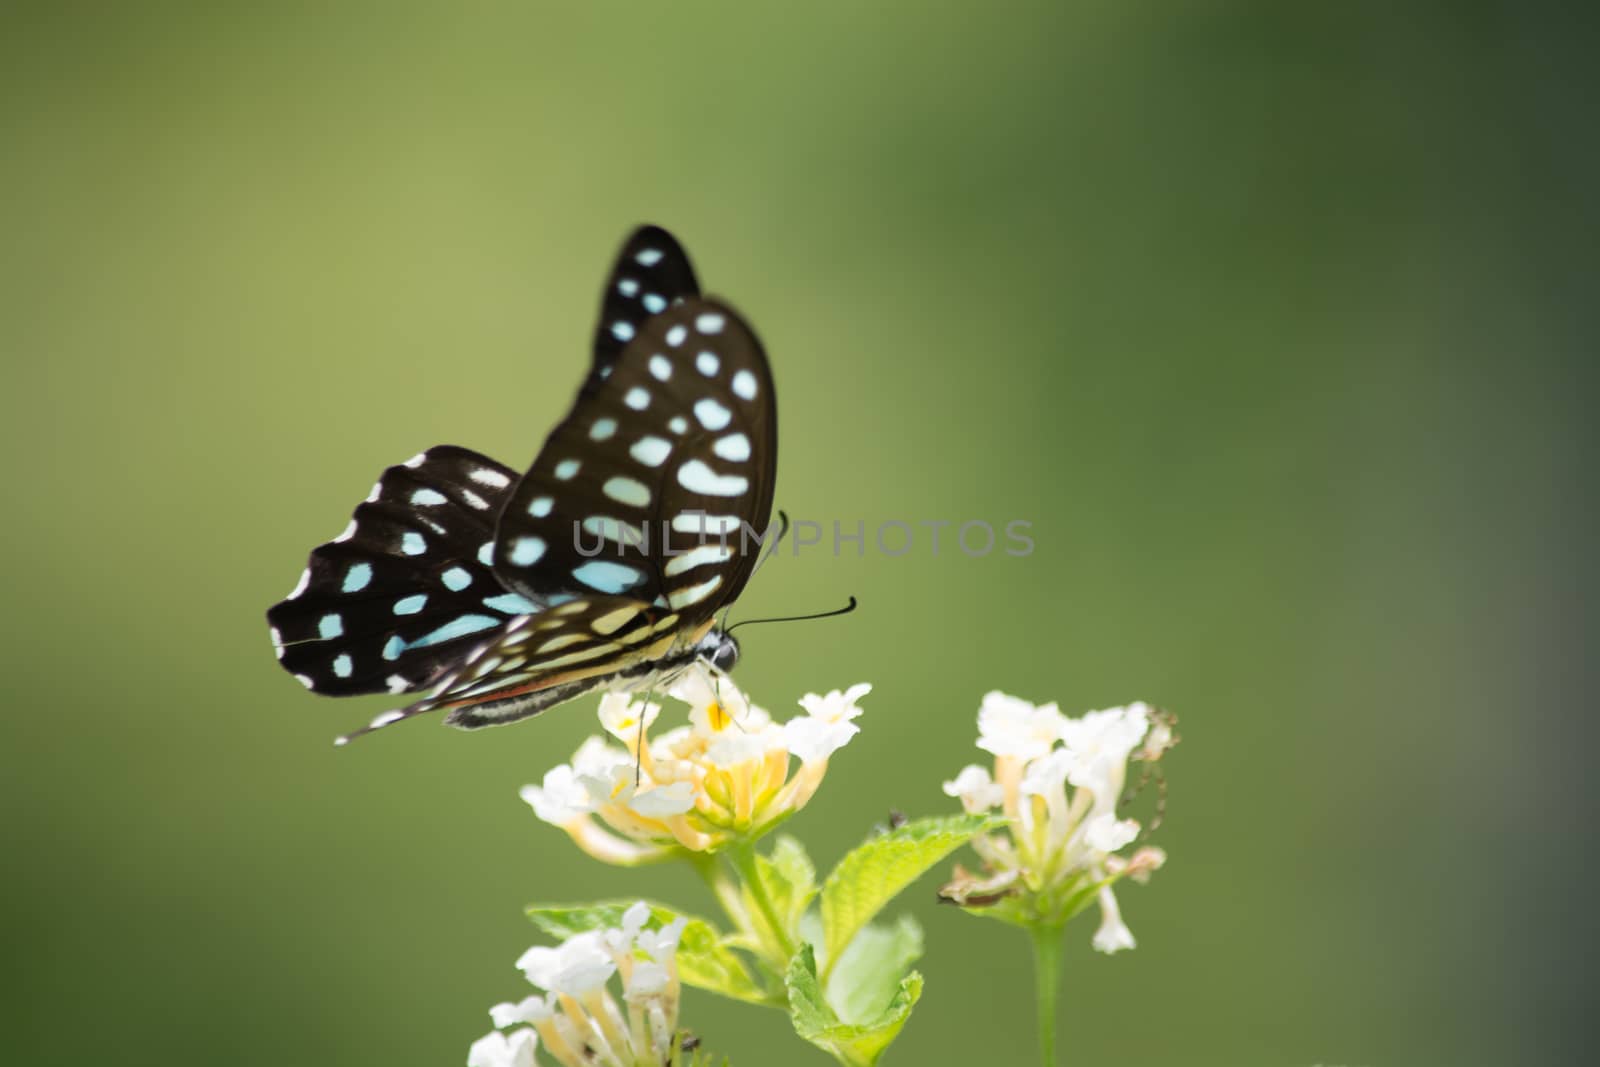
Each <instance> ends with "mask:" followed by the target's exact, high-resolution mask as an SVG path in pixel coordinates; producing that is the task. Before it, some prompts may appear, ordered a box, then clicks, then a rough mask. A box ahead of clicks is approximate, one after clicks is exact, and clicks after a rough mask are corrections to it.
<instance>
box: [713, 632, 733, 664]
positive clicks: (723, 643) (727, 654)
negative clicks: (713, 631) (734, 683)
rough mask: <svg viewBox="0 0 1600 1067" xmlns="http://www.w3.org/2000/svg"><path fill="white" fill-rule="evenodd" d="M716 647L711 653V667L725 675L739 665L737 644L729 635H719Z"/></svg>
mask: <svg viewBox="0 0 1600 1067" xmlns="http://www.w3.org/2000/svg"><path fill="white" fill-rule="evenodd" d="M720 637H721V640H720V641H718V643H717V647H716V648H714V649H712V651H711V656H710V659H711V665H712V666H713V667H715V668H716V669H717V670H719V671H722V672H723V673H727V672H728V671H731V670H733V668H735V667H737V666H738V665H739V642H738V641H736V640H734V638H733V637H732V636H731V635H729V634H721V635H720Z"/></svg>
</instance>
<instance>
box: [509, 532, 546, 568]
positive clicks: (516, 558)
mask: <svg viewBox="0 0 1600 1067" xmlns="http://www.w3.org/2000/svg"><path fill="white" fill-rule="evenodd" d="M545 547H546V546H545V543H544V538H542V537H519V538H517V543H516V544H515V545H512V546H511V562H512V563H514V564H516V565H517V566H519V567H531V566H533V565H534V564H535V563H538V562H539V560H541V559H543V558H544V550H545Z"/></svg>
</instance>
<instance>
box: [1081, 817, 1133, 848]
mask: <svg viewBox="0 0 1600 1067" xmlns="http://www.w3.org/2000/svg"><path fill="white" fill-rule="evenodd" d="M1083 833H1084V839H1085V840H1087V841H1088V842H1089V847H1090V848H1094V849H1098V850H1099V851H1101V852H1115V851H1117V849H1119V848H1122V847H1123V846H1125V845H1128V844H1131V843H1132V842H1133V839H1134V838H1136V837H1138V836H1139V821H1138V820H1137V819H1120V820H1119V819H1118V818H1117V817H1116V816H1115V815H1112V814H1111V813H1110V812H1105V813H1103V814H1100V815H1096V816H1094V817H1093V818H1091V819H1090V820H1089V821H1088V822H1087V823H1085V824H1084V828H1083Z"/></svg>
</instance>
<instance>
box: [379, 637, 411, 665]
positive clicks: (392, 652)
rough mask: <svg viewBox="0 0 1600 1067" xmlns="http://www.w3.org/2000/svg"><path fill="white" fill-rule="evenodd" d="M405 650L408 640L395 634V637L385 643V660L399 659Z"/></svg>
mask: <svg viewBox="0 0 1600 1067" xmlns="http://www.w3.org/2000/svg"><path fill="white" fill-rule="evenodd" d="M405 650H406V639H405V638H403V637H401V636H400V635H399V634H395V635H394V636H393V637H391V638H389V640H387V641H385V642H384V643H383V658H384V659H399V658H400V653H402V652H404V651H405Z"/></svg>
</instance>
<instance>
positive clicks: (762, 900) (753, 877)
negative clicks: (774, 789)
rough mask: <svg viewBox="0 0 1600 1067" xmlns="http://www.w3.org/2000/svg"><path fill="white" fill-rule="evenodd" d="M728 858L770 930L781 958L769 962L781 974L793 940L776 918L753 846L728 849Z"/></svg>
mask: <svg viewBox="0 0 1600 1067" xmlns="http://www.w3.org/2000/svg"><path fill="white" fill-rule="evenodd" d="M729 859H731V860H732V862H733V868H734V870H736V871H738V872H739V877H740V878H741V879H743V881H744V884H745V887H746V888H747V889H749V891H750V899H751V900H754V901H755V902H756V908H757V910H759V911H760V912H761V918H762V919H764V920H765V921H766V924H767V927H768V928H769V929H770V930H771V931H772V938H773V941H774V942H775V943H776V947H777V949H778V952H779V954H780V956H781V958H780V959H777V960H774V961H771V962H772V963H773V965H774V967H775V969H776V970H777V972H778V974H779V975H782V974H783V973H784V971H785V970H786V969H787V968H788V966H789V960H790V959H791V958H792V957H793V956H794V942H792V941H790V940H789V931H788V930H786V929H784V925H783V922H782V920H780V919H779V918H778V909H777V907H776V906H775V905H774V904H773V903H772V898H771V897H769V896H768V895H767V887H766V884H765V883H763V882H762V880H761V872H760V871H759V870H757V869H756V850H755V846H754V845H740V846H738V847H736V848H733V849H730V850H729Z"/></svg>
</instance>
